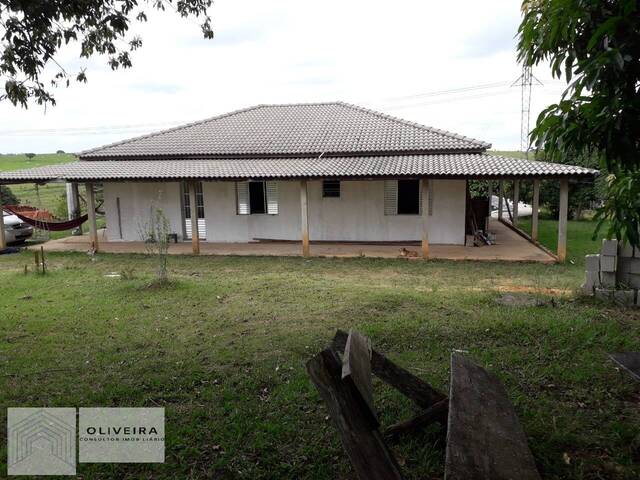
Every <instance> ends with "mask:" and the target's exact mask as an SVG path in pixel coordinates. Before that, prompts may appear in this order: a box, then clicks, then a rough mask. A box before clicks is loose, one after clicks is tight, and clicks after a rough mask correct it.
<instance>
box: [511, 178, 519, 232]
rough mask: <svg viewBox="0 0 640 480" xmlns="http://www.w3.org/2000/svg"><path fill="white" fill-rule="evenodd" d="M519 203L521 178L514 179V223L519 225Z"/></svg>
mask: <svg viewBox="0 0 640 480" xmlns="http://www.w3.org/2000/svg"><path fill="white" fill-rule="evenodd" d="M518 203H520V180H514V181H513V219H512V222H511V223H513V225H515V226H518Z"/></svg>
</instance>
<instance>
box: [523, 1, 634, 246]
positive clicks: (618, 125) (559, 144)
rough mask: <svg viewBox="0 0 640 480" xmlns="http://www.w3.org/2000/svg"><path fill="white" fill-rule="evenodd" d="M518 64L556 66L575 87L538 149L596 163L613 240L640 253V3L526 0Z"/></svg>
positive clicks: (540, 125)
mask: <svg viewBox="0 0 640 480" xmlns="http://www.w3.org/2000/svg"><path fill="white" fill-rule="evenodd" d="M522 8H523V12H524V18H523V20H522V23H521V25H520V28H519V41H518V56H519V57H518V58H519V60H520V61H521V62H523V63H524V64H526V65H537V64H540V63H547V62H549V63H550V65H551V71H552V74H553V75H554V77H557V78H564V79H565V80H566V81H567V82H568V87H567V88H566V90H565V92H564V93H563V95H562V97H561V99H560V101H559V102H558V103H556V104H553V105H551V106H549V107H548V108H546V109H545V110H544V111H542V113H541V114H540V116H539V117H538V119H537V122H536V126H535V128H534V129H533V131H532V132H531V141H532V142H533V143H535V144H536V146H537V147H538V148H540V149H543V150H544V151H545V152H546V154H547V155H548V156H550V157H552V158H556V159H557V158H563V157H564V158H565V159H567V158H568V159H571V158H574V157H577V156H581V155H585V154H586V155H589V156H592V155H595V156H597V157H598V158H599V159H601V162H600V166H601V168H602V169H603V170H604V171H605V172H606V175H607V176H606V184H607V195H606V199H605V201H604V206H603V207H602V208H601V209H600V210H599V212H598V217H599V219H600V220H601V222H600V223H599V225H598V228H600V226H601V225H602V223H603V222H604V220H609V221H610V223H609V224H610V227H609V231H608V235H610V236H611V235H615V236H616V237H617V238H619V239H623V240H627V241H629V242H630V243H631V244H633V245H636V246H638V245H640V238H639V236H640V234H639V233H638V232H639V229H640V121H638V119H639V118H640V94H639V88H640V14H639V13H640V12H639V8H640V7H639V2H638V1H637V0H609V1H606V2H605V1H593V0H525V1H524V3H523V4H522Z"/></svg>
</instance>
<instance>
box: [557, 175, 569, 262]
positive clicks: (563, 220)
mask: <svg viewBox="0 0 640 480" xmlns="http://www.w3.org/2000/svg"><path fill="white" fill-rule="evenodd" d="M568 216H569V180H568V179H566V178H563V179H562V180H560V212H559V216H558V260H559V261H560V262H564V261H565V260H566V259H567V218H568Z"/></svg>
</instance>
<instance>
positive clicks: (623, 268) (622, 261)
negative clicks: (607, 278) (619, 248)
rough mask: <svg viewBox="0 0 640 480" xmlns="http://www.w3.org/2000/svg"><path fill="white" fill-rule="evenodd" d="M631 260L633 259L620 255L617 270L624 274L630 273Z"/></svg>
mask: <svg viewBox="0 0 640 480" xmlns="http://www.w3.org/2000/svg"><path fill="white" fill-rule="evenodd" d="M630 260H633V259H632V258H629V257H618V266H617V268H616V271H617V272H619V273H624V274H626V273H629V269H630V268H631V261H630Z"/></svg>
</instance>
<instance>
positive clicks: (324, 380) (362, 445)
mask: <svg viewBox="0 0 640 480" xmlns="http://www.w3.org/2000/svg"><path fill="white" fill-rule="evenodd" d="M307 372H308V373H309V376H310V377H311V380H312V381H313V383H314V384H315V385H316V387H317V388H318V391H319V392H320V396H321V397H322V399H323V400H324V402H325V404H326V405H327V409H328V410H329V416H330V417H331V419H332V420H333V423H334V424H335V426H336V428H337V429H338V432H339V434H340V439H341V441H342V445H343V446H344V449H345V450H346V452H347V455H348V456H349V459H350V460H351V465H352V466H353V469H354V470H355V472H356V475H357V476H358V478H359V479H360V480H394V479H398V480H399V479H401V478H402V476H401V474H400V467H399V466H398V464H397V462H396V460H395V458H394V457H393V455H392V454H391V452H390V451H389V449H388V448H387V446H386V445H385V443H384V440H383V438H382V435H381V434H380V432H379V431H378V430H377V429H376V428H375V427H373V428H372V426H371V424H370V423H369V418H368V416H367V415H366V414H364V412H363V411H362V409H361V405H362V399H361V398H359V397H360V394H359V392H358V390H357V389H355V388H352V387H351V385H350V384H349V383H347V382H343V381H342V366H341V363H340V360H339V359H338V358H337V356H336V353H335V352H334V351H333V350H332V349H326V350H324V351H322V352H320V353H319V354H318V355H316V356H315V357H313V358H312V359H311V360H309V361H308V362H307Z"/></svg>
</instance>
